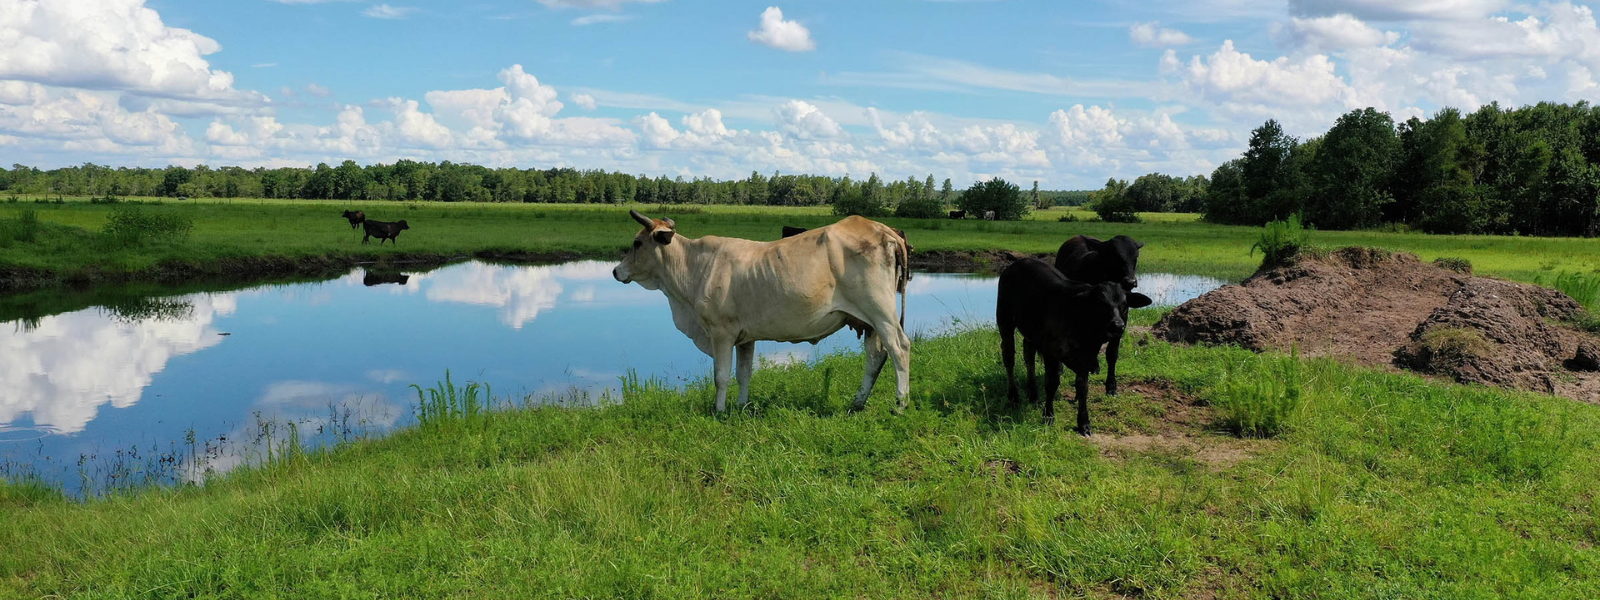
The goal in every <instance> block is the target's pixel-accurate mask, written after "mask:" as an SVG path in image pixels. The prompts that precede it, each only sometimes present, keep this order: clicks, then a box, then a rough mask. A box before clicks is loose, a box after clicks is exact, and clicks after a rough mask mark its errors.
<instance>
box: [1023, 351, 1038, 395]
mask: <svg viewBox="0 0 1600 600" xmlns="http://www.w3.org/2000/svg"><path fill="white" fill-rule="evenodd" d="M1036 354H1038V353H1037V352H1036V351H1034V349H1033V344H1030V343H1028V338H1022V364H1025V365H1027V366H1028V403H1029V404H1037V403H1038V402H1039V386H1038V384H1037V383H1035V382H1034V379H1033V358H1034V355H1036Z"/></svg>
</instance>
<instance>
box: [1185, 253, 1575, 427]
mask: <svg viewBox="0 0 1600 600" xmlns="http://www.w3.org/2000/svg"><path fill="white" fill-rule="evenodd" d="M1462 271H1467V272H1458V271H1456V270H1451V269H1448V268H1444V267H1442V266H1439V265H1435V264H1428V263H1423V262H1421V261H1419V260H1417V257H1416V256H1413V255H1410V254H1401V253H1390V252H1387V251H1383V250H1374V249H1367V248H1345V249H1342V250H1338V251H1335V252H1332V253H1330V254H1328V255H1327V256H1322V257H1305V258H1302V259H1301V260H1299V261H1297V262H1296V264H1294V265H1291V266H1286V267H1279V268H1275V269H1266V270H1262V271H1260V272H1257V273H1256V274H1255V275H1254V276H1252V277H1250V278H1249V279H1247V280H1245V281H1244V282H1243V283H1241V284H1238V285H1230V286H1225V287H1222V288H1220V289H1217V290H1214V291H1212V292H1210V293H1207V294H1205V295H1203V296H1201V297H1199V298H1196V299H1194V300H1192V301H1190V302H1188V303H1186V304H1184V305H1183V306H1180V307H1178V308H1177V309H1175V310H1173V311H1172V312H1171V313H1169V314H1167V316H1165V317H1163V318H1162V319H1161V321H1160V322H1159V323H1157V324H1156V326H1155V328H1154V330H1153V333H1154V334H1155V335H1157V336H1158V337H1161V338H1164V339H1167V340H1169V341H1174V342H1185V343H1206V344H1237V345H1239V346H1242V347H1245V348H1249V349H1251V350H1256V351H1261V350H1265V349H1268V348H1276V349H1280V350H1287V349H1289V348H1291V347H1295V348H1298V349H1299V351H1300V352H1301V353H1303V354H1307V355H1313V356H1319V355H1320V356H1329V355H1331V356H1349V357H1354V358H1356V359H1357V360H1360V361H1361V362H1364V363H1368V364H1393V365H1397V366H1400V367H1404V368H1408V369H1413V370H1416V371H1420V372H1424V373H1432V374H1437V375H1442V376H1446V377H1450V378H1452V379H1455V380H1456V381H1460V382H1463V383H1485V384H1489V385H1499V386H1507V387H1515V388H1519V389H1527V390H1535V391H1540V392H1546V393H1553V394H1560V395H1563V396H1567V397H1571V398H1575V399H1579V400H1585V401H1590V402H1600V375H1597V374H1595V373H1594V372H1591V371H1588V370H1585V369H1583V368H1582V367H1584V366H1586V365H1587V364H1588V361H1590V360H1592V359H1594V358H1595V357H1596V356H1597V355H1600V352H1597V349H1600V344H1597V341H1596V337H1595V336H1593V335H1591V334H1587V333H1584V332H1581V331H1579V330H1577V329H1575V328H1573V327H1569V326H1567V325H1565V324H1564V323H1563V321H1566V320H1569V319H1572V318H1574V317H1576V316H1578V315H1580V314H1581V312H1582V310H1583V309H1582V307H1580V306H1579V305H1578V304H1577V303H1576V302H1574V301H1573V300H1572V299H1571V298H1568V297H1567V296H1566V295H1565V294H1562V293H1560V292H1557V291H1554V290H1549V289H1545V288H1542V287H1538V286H1532V285H1525V284H1519V283H1510V282H1505V281H1499V280H1494V279H1486V278H1482V277H1474V276H1472V275H1470V271H1469V270H1465V269H1463V270H1462Z"/></svg>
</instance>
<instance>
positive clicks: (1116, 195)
mask: <svg viewBox="0 0 1600 600" xmlns="http://www.w3.org/2000/svg"><path fill="white" fill-rule="evenodd" d="M1129 187H1130V186H1129V185H1128V182H1127V181H1124V180H1120V179H1117V178H1115V177H1113V178H1111V179H1108V180H1106V186H1105V187H1103V188H1101V189H1100V191H1098V192H1095V193H1094V195H1093V199H1091V200H1090V201H1089V208H1091V209H1093V210H1094V212H1095V214H1098V215H1100V220H1102V221H1106V222H1108V223H1138V222H1139V214H1138V212H1137V210H1138V209H1137V208H1136V207H1135V206H1134V204H1133V199H1132V198H1130V197H1129V195H1128V189H1129Z"/></svg>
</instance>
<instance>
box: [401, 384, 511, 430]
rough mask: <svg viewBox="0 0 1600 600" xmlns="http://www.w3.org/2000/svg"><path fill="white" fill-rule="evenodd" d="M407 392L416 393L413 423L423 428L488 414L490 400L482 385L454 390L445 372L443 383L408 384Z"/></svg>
mask: <svg viewBox="0 0 1600 600" xmlns="http://www.w3.org/2000/svg"><path fill="white" fill-rule="evenodd" d="M411 388H412V389H415V390H417V423H418V424H419V425H421V426H423V427H437V426H440V425H443V424H446V423H451V422H459V421H470V420H473V419H476V418H478V417H480V416H482V415H483V414H484V413H485V412H487V411H488V408H489V402H490V399H491V398H493V397H494V396H493V394H492V392H491V391H490V389H489V386H488V385H487V384H484V383H480V382H471V383H468V384H467V385H466V387H456V384H455V382H454V381H452V380H451V379H450V371H449V370H445V372H444V381H440V382H439V383H438V385H437V386H435V387H432V388H423V387H422V386H419V385H416V384H412V385H411ZM424 393H426V394H427V395H426V396H424V395H423V394H424Z"/></svg>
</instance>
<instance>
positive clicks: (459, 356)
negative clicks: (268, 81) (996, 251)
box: [0, 262, 1225, 491]
mask: <svg viewBox="0 0 1600 600" xmlns="http://www.w3.org/2000/svg"><path fill="white" fill-rule="evenodd" d="M613 266H614V264H613V263H610V262H577V263H568V264H562V265H553V266H509V265H496V264H487V263H481V262H468V263H461V264H456V265H451V266H447V267H442V268H438V269H434V270H431V271H428V272H421V273H409V274H405V275H403V276H402V275H400V274H389V275H380V274H376V273H366V272H363V271H361V270H357V271H355V272H352V273H350V274H349V275H347V276H345V277H342V278H339V279H334V280H330V281H324V282H318V283H306V284H293V285H272V286H261V287H256V288H251V289H245V290H239V291H230V292H218V293H199V294H189V295H183V296H170V297H158V298H149V299H146V300H144V301H142V302H136V303H131V304H119V305H118V306H114V307H93V308H88V309H84V310H77V311H74V312H67V313H62V314H57V315H52V316H47V317H43V318H41V319H38V320H29V321H12V322H7V323H3V324H0V476H6V475H7V473H9V474H10V476H12V477H15V476H17V475H18V474H19V473H29V474H35V475H39V476H42V477H43V478H45V479H46V480H48V481H51V482H53V483H59V484H62V485H63V486H64V487H66V488H67V489H69V490H80V491H81V490H82V489H83V488H85V486H89V487H96V486H100V487H106V486H115V485H117V482H118V481H119V480H120V481H122V482H126V483H128V484H136V483H138V482H137V481H132V480H134V479H140V478H146V477H155V478H159V479H164V480H174V481H175V480H178V479H180V478H182V477H183V476H184V474H182V473H179V472H176V471H174V470H173V469H171V468H166V469H163V467H170V465H172V464H175V463H181V462H184V461H185V460H187V461H189V462H191V463H194V464H198V463H199V462H204V463H205V464H206V466H207V468H211V469H225V468H227V467H229V466H231V465H232V464H237V463H238V462H239V461H242V460H247V459H248V457H247V456H246V455H242V454H241V455H235V454H232V453H230V452H229V451H226V450H224V448H226V447H230V446H231V445H232V444H236V443H240V442H251V441H254V442H256V443H257V444H259V442H260V441H261V440H262V439H263V438H264V437H268V438H270V437H273V436H279V437H281V436H282V435H284V431H283V430H282V429H276V430H275V429H274V424H278V425H281V424H285V423H291V422H292V423H296V424H297V431H296V433H297V435H299V436H300V439H301V440H302V442H306V441H310V442H316V441H318V440H324V439H338V438H341V437H345V436H350V435H365V434H375V433H381V432H382V431H384V430H386V429H389V428H392V427H395V426H400V425H404V424H406V423H407V422H409V421H410V420H411V419H412V411H411V407H412V406H413V404H414V402H415V399H416V397H417V396H416V391H415V390H413V389H411V388H410V387H409V386H410V385H411V384H413V383H417V384H422V385H423V386H424V387H428V386H429V385H431V384H432V383H434V382H436V381H438V380H439V379H441V378H442V377H443V376H444V372H445V370H446V369H450V370H451V372H452V375H453V378H454V379H455V381H457V382H458V383H460V382H463V381H467V380H476V381H485V382H488V383H490V384H492V385H493V386H494V391H495V394H496V395H497V396H500V395H505V394H508V393H510V394H514V395H516V396H517V397H522V396H524V395H528V394H531V395H534V396H535V397H539V396H544V395H549V394H558V393H564V392H570V391H572V390H582V391H587V392H589V393H599V392H602V391H604V390H607V389H615V388H616V387H617V386H618V385H619V383H618V378H619V377H621V376H622V375H624V374H625V373H626V372H627V371H628V370H630V369H631V370H635V371H637V372H638V373H639V375H640V376H641V377H648V376H657V377H662V378H666V379H668V380H670V381H676V382H682V381H687V380H690V379H693V378H696V377H700V376H703V375H705V374H706V373H708V372H709V371H710V367H711V360H710V358H709V357H707V356H705V355H704V354H701V353H700V352H699V351H698V350H697V349H695V347H694V344H693V343H691V342H690V341H689V340H688V338H686V337H684V336H683V334H681V333H679V332H678V331H677V330H676V329H675V328H674V327H673V325H672V319H671V315H670V311H669V310H668V308H667V303H666V299H665V297H663V296H662V295H661V293H660V292H653V291H648V290H645V289H643V288H640V287H639V286H637V285H623V284H620V283H617V282H616V281H615V280H613V279H612V278H611V268H612V267H613ZM1223 283H1225V282H1223V281H1221V280H1217V279H1213V278H1208V277H1198V276H1186V275H1170V274H1160V273H1146V274H1141V275H1140V291H1141V292H1143V293H1145V294H1147V295H1149V296H1151V297H1152V298H1153V299H1154V300H1155V301H1156V303H1157V304H1167V305H1170V304H1178V303H1182V302H1184V301H1186V300H1188V299H1190V298H1193V297H1195V296H1198V295H1199V294H1202V293H1204V292H1206V291H1208V290H1210V289H1213V288H1215V287H1218V286H1220V285H1222V284H1223ZM994 295H995V279H994V278H993V277H987V276H978V275H962V274H931V273H919V274H917V275H916V276H915V277H914V278H913V279H912V281H911V283H910V286H909V294H908V296H907V315H906V325H907V330H908V331H909V332H913V333H916V332H921V333H924V334H932V333H938V332H939V331H941V330H943V329H946V328H948V327H951V326H952V325H953V324H956V323H961V322H990V321H992V320H993V318H994V317H993V315H994ZM640 339H647V340H650V343H649V344H646V345H640V344H639V342H638V340H640ZM757 347H758V352H759V353H760V354H761V355H762V356H763V357H764V359H766V360H768V361H778V362H783V361H796V360H810V359H812V358H814V357H816V356H819V355H821V354H824V353H828V352H835V351H841V350H843V351H859V349H860V342H859V341H858V340H857V339H856V338H855V336H854V335H851V334H850V332H849V331H848V330H846V331H844V332H842V333H840V334H836V335H834V336H833V337H831V338H829V339H827V340H824V341H823V342H822V343H820V344H818V345H816V346H812V345H809V344H787V343H777V342H762V343H760V344H758V346H757ZM197 457H198V458H200V459H203V460H200V461H197V460H195V459H196V458H197ZM152 473H160V475H159V477H156V476H155V475H152Z"/></svg>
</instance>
